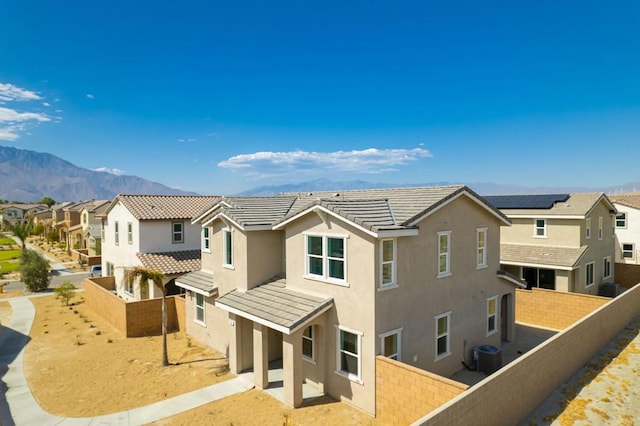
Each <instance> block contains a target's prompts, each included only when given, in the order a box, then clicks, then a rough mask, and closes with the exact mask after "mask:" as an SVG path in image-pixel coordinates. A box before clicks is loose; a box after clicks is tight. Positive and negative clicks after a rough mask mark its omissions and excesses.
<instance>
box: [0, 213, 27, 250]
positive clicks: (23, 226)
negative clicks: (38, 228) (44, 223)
mask: <svg viewBox="0 0 640 426" xmlns="http://www.w3.org/2000/svg"><path fill="white" fill-rule="evenodd" d="M4 228H5V229H6V230H8V231H9V232H11V233H12V234H13V236H14V237H16V238H18V239H19V240H20V247H21V248H22V250H23V251H24V250H26V249H27V237H28V236H29V235H31V230H32V229H33V218H32V217H29V218H27V220H26V221H24V222H19V221H15V222H13V221H8V220H5V221H4Z"/></svg>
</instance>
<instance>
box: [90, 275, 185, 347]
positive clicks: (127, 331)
mask: <svg viewBox="0 0 640 426" xmlns="http://www.w3.org/2000/svg"><path fill="white" fill-rule="evenodd" d="M101 283H103V284H104V285H105V286H106V287H107V288H104V287H102V286H101ZM114 285H115V282H114V280H113V277H104V278H93V279H85V281H84V291H85V303H86V304H87V306H88V307H89V308H90V309H91V310H93V311H94V312H95V313H97V314H98V315H100V316H101V317H103V318H104V319H106V320H107V321H109V323H110V324H111V325H113V326H114V327H115V328H116V329H118V330H119V331H120V332H121V333H122V334H124V335H125V336H126V337H138V336H146V335H154V334H160V333H161V332H162V299H149V300H141V301H137V302H125V301H124V300H122V299H121V298H119V297H117V296H116V295H114V294H113V293H111V291H110V289H109V287H113V286H114ZM176 299H181V297H180V296H170V297H167V299H166V309H167V330H168V331H176V330H179V327H180V321H179V320H178V315H179V313H180V308H176ZM177 303H178V304H180V303H181V302H180V301H178V302H177Z"/></svg>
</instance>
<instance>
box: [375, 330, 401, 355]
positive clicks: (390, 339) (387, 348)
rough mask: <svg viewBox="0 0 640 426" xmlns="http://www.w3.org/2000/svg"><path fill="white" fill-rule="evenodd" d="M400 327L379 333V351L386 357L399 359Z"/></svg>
mask: <svg viewBox="0 0 640 426" xmlns="http://www.w3.org/2000/svg"><path fill="white" fill-rule="evenodd" d="M401 347H402V328H398V329H396V330H391V331H388V332H386V333H383V334H381V335H380V353H381V354H382V356H386V357H387V358H391V359H395V360H396V361H401Z"/></svg>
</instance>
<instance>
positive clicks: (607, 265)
mask: <svg viewBox="0 0 640 426" xmlns="http://www.w3.org/2000/svg"><path fill="white" fill-rule="evenodd" d="M602 275H603V278H605V279H606V278H611V256H607V257H605V258H604V259H603V260H602Z"/></svg>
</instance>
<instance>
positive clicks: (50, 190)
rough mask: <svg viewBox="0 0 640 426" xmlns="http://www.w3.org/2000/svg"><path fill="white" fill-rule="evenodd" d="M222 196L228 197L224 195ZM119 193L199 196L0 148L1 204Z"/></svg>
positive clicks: (559, 189) (351, 185)
mask: <svg viewBox="0 0 640 426" xmlns="http://www.w3.org/2000/svg"><path fill="white" fill-rule="evenodd" d="M456 183H460V182H428V183H427V182H425V183H420V184H389V183H381V182H377V183H376V182H367V181H362V180H354V181H342V182H336V181H330V180H327V179H316V180H311V181H306V182H300V183H290V184H283V185H266V186H258V187H255V188H252V189H249V190H247V191H244V192H242V193H240V194H238V195H253V196H259V195H262V196H266V195H274V194H279V193H282V192H316V191H344V190H347V189H370V188H395V187H415V186H435V185H453V184H456ZM464 184H466V185H467V186H468V187H470V188H471V189H473V190H474V191H475V192H477V193H478V194H480V195H499V194H544V193H547V194H549V193H570V192H604V193H607V194H612V193H620V192H630V191H637V190H639V189H640V182H634V183H627V184H622V185H618V186H612V187H591V186H584V187H569V186H555V187H528V186H520V185H513V184H496V183H488V182H475V183H464ZM220 193H223V194H224V193H225V192H224V190H222V191H220ZM117 194H148V195H153V194H167V195H170V194H195V193H194V192H187V191H181V190H179V189H175V188H170V187H168V186H165V185H162V184H160V183H157V182H151V181H148V180H146V179H143V178H140V177H137V176H118V175H113V174H110V173H106V172H98V171H94V170H89V169H84V168H82V167H78V166H76V165H74V164H72V163H70V162H68V161H65V160H63V159H61V158H59V157H56V156H55V155H52V154H47V153H41V152H35V151H28V150H23V149H17V148H12V147H7V146H0V200H2V199H4V200H8V201H22V202H36V201H38V200H41V199H42V198H43V197H51V198H53V199H54V200H57V201H78V200H89V199H105V200H108V199H112V198H114V197H115V196H116V195H117Z"/></svg>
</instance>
